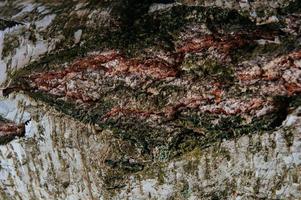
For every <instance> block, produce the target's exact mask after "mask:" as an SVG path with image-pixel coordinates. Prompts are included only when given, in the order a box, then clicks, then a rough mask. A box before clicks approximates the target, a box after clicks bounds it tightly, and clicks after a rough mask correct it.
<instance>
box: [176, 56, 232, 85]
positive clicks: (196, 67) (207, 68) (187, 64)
mask: <svg viewBox="0 0 301 200" xmlns="http://www.w3.org/2000/svg"><path fill="white" fill-rule="evenodd" d="M182 67H183V69H184V70H186V71H188V72H189V73H192V74H194V75H196V76H199V77H204V78H206V77H208V76H210V77H212V78H216V79H218V80H220V81H223V82H228V81H229V82H232V81H233V79H234V77H233V76H234V71H233V68H232V67H231V66H230V65H227V66H226V65H223V64H221V63H219V62H217V61H216V60H213V59H206V60H203V59H202V58H200V57H199V56H197V55H190V56H189V57H188V58H186V59H185V61H184V63H183V64H182Z"/></svg>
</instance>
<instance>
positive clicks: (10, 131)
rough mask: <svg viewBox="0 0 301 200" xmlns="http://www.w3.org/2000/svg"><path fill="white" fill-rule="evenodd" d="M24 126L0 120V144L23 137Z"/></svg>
mask: <svg viewBox="0 0 301 200" xmlns="http://www.w3.org/2000/svg"><path fill="white" fill-rule="evenodd" d="M24 134H25V124H23V123H22V124H15V123H12V122H7V121H1V119H0V144H6V143H8V142H10V141H11V140H13V139H15V138H16V137H23V136H24Z"/></svg>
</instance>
